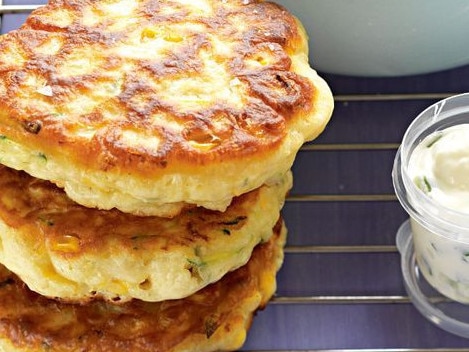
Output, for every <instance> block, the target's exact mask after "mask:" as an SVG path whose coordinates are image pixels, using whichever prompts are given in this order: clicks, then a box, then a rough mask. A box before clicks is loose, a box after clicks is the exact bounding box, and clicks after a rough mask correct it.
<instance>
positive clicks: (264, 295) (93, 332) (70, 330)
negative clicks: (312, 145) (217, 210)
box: [0, 220, 285, 352]
mask: <svg viewBox="0 0 469 352" xmlns="http://www.w3.org/2000/svg"><path fill="white" fill-rule="evenodd" d="M281 228H282V222H281V220H279V222H278V223H277V225H276V227H275V228H274V233H275V234H274V236H272V237H271V239H270V241H269V242H267V243H265V244H262V245H259V246H258V247H256V249H255V250H254V252H253V256H252V257H251V260H250V261H249V262H248V264H246V265H245V266H244V267H242V268H240V269H238V270H236V271H234V272H231V273H229V274H227V275H226V276H225V277H224V278H223V279H222V280H221V281H219V282H217V283H215V284H212V285H210V286H207V287H206V288H204V289H203V290H201V291H199V292H197V293H195V294H194V295H192V296H190V297H188V298H186V299H183V300H174V301H164V302H160V303H145V302H142V301H136V300H134V301H132V302H129V303H125V304H121V305H113V304H111V303H104V302H92V303H88V304H86V305H73V304H64V303H60V302H57V301H54V300H51V299H46V298H44V297H42V296H40V295H37V294H35V293H33V292H31V291H29V290H28V289H27V288H26V286H25V285H24V284H23V283H22V282H21V281H20V280H19V279H18V278H17V277H16V276H14V275H13V274H12V273H10V272H9V271H8V270H6V269H5V268H4V267H3V266H0V338H3V339H6V340H9V341H10V342H11V345H12V346H14V347H15V348H17V349H18V351H26V352H27V351H31V352H32V351H34V352H37V351H48V352H56V351H71V352H74V351H88V352H98V351H99V352H116V351H133V352H139V351H174V350H178V349H179V348H186V349H188V350H197V351H199V350H206V351H209V350H210V349H209V348H208V346H209V344H210V343H213V344H214V345H213V346H216V344H217V343H220V342H222V341H224V340H228V339H230V338H231V337H232V336H230V334H235V333H239V329H241V330H242V329H247V328H249V325H250V322H251V319H252V314H253V313H254V311H255V310H256V309H257V308H262V307H263V306H264V305H265V304H266V303H267V301H268V300H269V299H270V297H271V295H272V293H273V290H275V274H276V271H277V270H278V266H279V265H280V262H281V258H282V256H283V255H282V247H283V243H284V240H285V239H284V238H282V236H281ZM266 277H269V280H270V284H269V285H267V286H268V287H266V285H265V278H266ZM269 280H268V281H269ZM258 295H260V296H259V297H258ZM256 297H258V298H256ZM253 301H254V302H255V307H252V304H253V303H252V302H253ZM240 342H242V341H240ZM0 343H1V341H0ZM238 347H239V346H232V348H238Z"/></svg>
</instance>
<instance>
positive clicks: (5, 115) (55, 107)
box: [0, 0, 316, 175]
mask: <svg viewBox="0 0 469 352" xmlns="http://www.w3.org/2000/svg"><path fill="white" fill-rule="evenodd" d="M92 3H93V2H90V1H86V0H74V1H63V0H52V1H50V3H49V4H48V5H47V6H45V7H43V8H40V9H38V10H37V11H35V12H34V13H33V14H32V15H31V16H30V17H29V18H28V20H27V22H26V23H25V25H23V26H22V27H21V28H20V29H19V30H18V31H14V32H11V33H9V34H7V35H5V36H3V37H2V38H1V39H0V52H5V53H8V50H9V49H8V48H12V47H15V48H16V49H15V50H16V53H18V52H19V53H20V54H21V56H23V57H24V58H26V60H27V63H26V64H25V65H23V66H22V67H12V65H11V60H12V57H11V55H8V54H6V55H3V56H2V55H0V82H3V84H4V87H6V89H2V88H1V87H0V120H1V121H2V124H0V134H2V135H6V136H8V138H10V139H12V140H14V141H17V142H19V143H21V144H24V145H27V146H28V147H30V148H33V149H38V150H40V151H42V152H44V153H48V154H51V155H56V156H59V157H60V155H62V156H63V157H65V158H67V159H68V161H70V162H74V163H77V164H78V165H81V166H82V167H84V168H86V169H88V168H91V169H97V170H110V169H112V170H116V171H129V170H131V172H138V173H140V174H142V175H148V174H152V173H158V172H159V171H161V169H162V168H166V167H170V166H173V165H178V166H179V167H182V168H184V167H187V168H190V167H191V166H192V165H203V164H206V163H211V164H213V163H217V162H221V161H222V160H224V161H227V160H235V159H236V160H242V159H243V158H245V157H262V156H265V155H266V154H269V153H272V152H274V151H275V149H276V148H277V147H278V145H279V144H280V143H281V142H282V140H283V139H284V138H285V136H286V135H287V134H288V132H289V126H290V125H291V124H292V123H293V121H294V120H295V119H298V118H301V117H302V116H305V114H310V113H311V112H312V111H314V106H313V101H314V97H315V95H316V92H315V88H314V87H313V85H312V83H311V82H310V81H309V80H307V79H306V78H304V77H301V76H300V75H298V74H297V73H294V72H292V70H291V60H290V57H289V55H292V54H293V53H294V52H296V51H297V50H298V47H302V46H303V45H304V44H305V42H304V40H305V39H304V37H303V36H302V34H301V33H300V29H299V27H298V24H297V22H296V21H295V19H294V18H293V17H292V16H291V15H290V14H288V13H287V12H286V11H285V10H284V9H283V8H282V7H280V6H278V5H276V4H272V3H268V2H263V1H249V2H248V4H246V5H244V4H243V1H241V0H239V1H229V2H227V3H229V4H230V6H228V5H227V4H224V2H223V1H218V0H217V1H215V0H214V1H212V2H211V5H212V7H213V9H214V14H213V16H211V17H209V18H207V17H203V16H201V17H200V18H197V17H194V16H193V17H191V21H192V22H193V23H197V24H200V25H202V26H203V28H204V31H203V32H200V33H196V34H193V35H192V36H191V37H190V38H186V40H187V43H186V45H184V46H182V48H181V47H178V48H179V49H178V50H175V51H174V52H172V53H170V54H169V55H168V56H167V57H166V59H164V60H159V61H155V60H149V59H146V60H137V59H135V60H133V61H132V65H133V69H132V71H128V72H125V75H123V81H122V82H121V83H120V84H121V91H120V93H119V94H117V95H116V96H112V95H110V96H109V97H107V98H106V99H104V100H103V101H101V103H100V104H99V105H97V107H96V108H95V109H94V110H93V111H92V112H90V113H87V114H80V112H79V111H68V110H67V104H68V103H69V102H70V101H71V100H73V99H75V98H74V97H76V96H82V95H86V96H90V97H93V92H94V87H95V85H96V84H102V83H108V84H112V82H109V81H108V80H109V78H107V77H106V75H105V74H106V72H109V71H114V70H119V68H120V67H122V65H123V63H124V62H125V60H128V59H124V58H122V57H119V56H118V55H114V56H103V57H99V55H100V53H101V52H105V49H109V48H110V47H118V46H119V45H121V44H122V41H125V39H126V38H127V36H128V34H127V33H126V32H125V31H117V32H108V29H109V26H110V25H112V24H113V23H112V21H111V20H110V21H103V22H102V23H100V24H99V25H96V26H92V27H87V26H85V25H84V24H83V23H82V19H83V16H84V14H83V11H84V9H85V8H86V7H87V6H89V5H90V4H92ZM91 6H93V5H91ZM168 6H175V9H176V11H175V12H174V13H172V14H167V15H165V14H163V12H162V9H163V8H164V7H168ZM58 10H62V11H64V10H67V12H68V14H69V15H70V16H71V18H72V19H73V20H72V23H71V24H70V25H68V26H67V27H66V28H62V27H61V26H60V25H57V24H54V23H55V22H54V21H52V20H51V19H50V16H51V14H53V13H54V12H56V11H58ZM136 15H138V16H139V24H138V25H139V26H146V25H149V24H160V25H161V24H168V25H172V24H175V23H181V22H182V21H187V17H186V16H187V12H186V10H185V9H177V6H176V5H175V4H173V3H172V2H171V1H156V0H142V1H140V5H139V8H138V10H137V13H136ZM236 23H243V24H244V28H245V30H238V29H237V27H238V26H237V25H236ZM210 35H217V36H219V37H221V38H223V39H224V40H226V41H230V42H232V43H234V50H233V52H232V55H230V56H228V57H219V58H216V59H217V60H220V61H223V62H225V63H224V65H225V66H226V70H227V71H228V72H229V73H230V75H231V76H232V77H233V78H237V79H239V80H240V81H241V82H242V83H243V84H245V85H246V86H247V87H248V91H247V94H246V96H245V97H243V99H244V103H243V107H242V108H236V107H233V106H230V105H229V104H227V103H225V102H218V103H216V104H213V105H211V106H209V107H206V108H204V107H200V108H198V109H194V110H191V111H181V110H180V109H178V107H177V106H175V105H174V104H169V103H168V102H166V101H163V100H161V99H159V98H158V92H157V91H155V90H154V87H152V85H151V84H149V82H148V78H149V77H150V78H151V80H154V81H155V82H159V81H163V80H169V81H171V80H174V79H177V78H178V77H183V76H190V75H197V74H200V71H201V69H202V65H203V63H202V62H201V61H200V57H199V56H200V51H201V50H205V49H207V48H210V46H211V42H210V39H209V36H210ZM51 36H52V37H54V38H57V39H58V41H60V42H61V43H62V48H61V50H60V51H59V52H58V53H57V54H56V55H47V54H44V53H38V52H37V47H39V46H40V45H41V44H42V43H44V41H45V40H48V39H50V38H51ZM77 48H85V49H86V48H89V50H94V51H95V53H96V54H95V56H96V60H99V62H100V69H99V70H95V71H93V73H91V74H87V75H82V76H72V77H66V78H64V77H60V76H59V74H58V65H59V64H60V63H61V62H63V61H64V60H66V57H67V55H68V54H69V53H71V52H72V51H73V50H75V49H77ZM266 50H268V51H269V55H271V56H272V57H273V60H272V61H271V62H270V63H269V64H268V65H266V66H265V67H262V68H258V69H252V68H249V67H247V66H246V60H247V59H253V58H255V57H256V55H258V54H259V53H262V52H265V51H266ZM31 72H33V73H35V74H37V75H39V76H41V77H43V78H44V79H45V80H46V81H47V84H48V85H49V86H50V87H51V89H52V91H53V95H52V96H44V95H41V94H35V93H34V92H25V89H26V88H25V81H24V80H25V78H26V77H27V76H28V75H29V74H30V73H31ZM96 99H98V98H96ZM142 101H144V102H145V103H144V104H142V103H141V102H142ZM104 112H106V113H107V114H109V113H110V114H111V115H114V116H116V118H115V119H114V120H113V121H103V114H104ZM155 114H163V115H165V116H167V118H168V119H170V120H171V121H175V122H176V123H178V124H181V125H184V129H183V131H182V133H175V132H174V131H172V130H170V129H168V128H166V127H165V126H162V125H159V126H157V125H155V124H153V123H152V122H151V117H152V116H153V115H155ZM59 115H60V117H58V116H59ZM220 119H223V121H225V122H226V123H224V124H223V126H224V127H223V128H221V129H220V128H219V127H217V126H219V125H217V126H216V125H215V124H216V123H217V122H218V121H220ZM77 126H93V127H95V128H96V129H97V130H98V133H96V135H95V136H94V137H93V138H92V139H91V140H87V139H83V138H79V137H78V136H76V134H75V132H74V131H75V129H76V128H77ZM127 129H132V130H135V129H137V130H139V131H141V132H142V133H143V134H144V135H147V136H158V137H159V138H160V139H161V140H162V143H161V144H160V145H159V146H158V148H156V149H152V148H143V147H142V148H139V147H133V146H129V145H128V144H126V143H124V142H123V141H122V138H121V136H122V132H123V131H125V130H127ZM214 137H216V138H215V141H214ZM189 141H196V142H199V143H206V142H213V141H214V143H213V144H212V145H211V147H210V148H209V149H202V150H200V149H195V148H192V147H191V146H190V145H189Z"/></svg>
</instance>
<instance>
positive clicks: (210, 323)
mask: <svg viewBox="0 0 469 352" xmlns="http://www.w3.org/2000/svg"><path fill="white" fill-rule="evenodd" d="M204 325H205V336H207V338H208V339H209V338H210V337H211V336H212V335H213V334H214V333H215V331H216V330H217V329H218V327H219V326H220V323H218V322H217V321H216V320H215V319H213V318H207V320H205V324H204Z"/></svg>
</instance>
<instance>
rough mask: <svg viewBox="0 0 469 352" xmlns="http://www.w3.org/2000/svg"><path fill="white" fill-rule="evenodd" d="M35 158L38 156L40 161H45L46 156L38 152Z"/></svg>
mask: <svg viewBox="0 0 469 352" xmlns="http://www.w3.org/2000/svg"><path fill="white" fill-rule="evenodd" d="M37 156H38V157H39V158H40V159H42V160H44V161H47V156H46V154H44V153H42V152H39V153H37Z"/></svg>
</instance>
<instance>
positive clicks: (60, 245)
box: [52, 235, 80, 253]
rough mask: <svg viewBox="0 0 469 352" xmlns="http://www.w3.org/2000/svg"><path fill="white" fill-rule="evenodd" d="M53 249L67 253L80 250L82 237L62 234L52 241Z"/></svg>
mask: <svg viewBox="0 0 469 352" xmlns="http://www.w3.org/2000/svg"><path fill="white" fill-rule="evenodd" d="M52 250H54V251H57V252H65V253H76V252H78V251H79V250H80V238H79V237H78V236H76V235H62V236H59V237H57V238H56V239H54V241H53V242H52Z"/></svg>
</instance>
